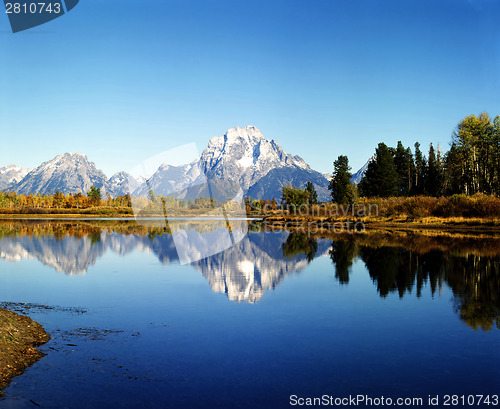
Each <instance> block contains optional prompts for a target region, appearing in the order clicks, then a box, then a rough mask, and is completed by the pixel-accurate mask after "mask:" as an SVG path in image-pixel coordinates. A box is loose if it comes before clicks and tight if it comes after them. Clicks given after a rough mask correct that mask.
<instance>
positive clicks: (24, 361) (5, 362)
mask: <svg viewBox="0 0 500 409" xmlns="http://www.w3.org/2000/svg"><path fill="white" fill-rule="evenodd" d="M49 340H50V336H49V335H48V334H47V333H46V332H45V330H44V329H43V328H42V326H41V325H40V324H38V323H37V322H35V321H33V320H31V319H30V318H28V317H25V316H21V315H18V314H15V313H13V312H11V311H7V310H4V309H1V308H0V390H1V389H3V388H4V387H5V386H7V384H8V383H9V382H10V380H11V379H12V378H13V377H14V376H17V375H20V374H21V373H23V371H24V370H25V369H26V368H27V367H29V366H30V365H33V364H34V363H35V362H36V361H38V360H39V359H40V358H41V357H42V356H43V354H42V353H41V352H40V351H38V350H37V349H36V347H37V346H39V345H42V344H44V343H46V342H48V341H49Z"/></svg>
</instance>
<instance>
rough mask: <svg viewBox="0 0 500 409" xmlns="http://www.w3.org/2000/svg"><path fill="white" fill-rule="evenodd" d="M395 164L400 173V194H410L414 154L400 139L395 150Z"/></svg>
mask: <svg viewBox="0 0 500 409" xmlns="http://www.w3.org/2000/svg"><path fill="white" fill-rule="evenodd" d="M394 166H396V172H397V173H398V180H399V184H398V194H399V195H400V196H408V195H409V194H410V190H411V189H412V186H413V180H412V179H413V173H414V171H415V170H414V165H413V155H412V153H411V149H410V148H408V149H405V147H404V146H403V144H402V143H401V141H398V146H397V148H396V150H395V151H394Z"/></svg>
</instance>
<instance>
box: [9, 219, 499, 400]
mask: <svg viewBox="0 0 500 409" xmlns="http://www.w3.org/2000/svg"><path fill="white" fill-rule="evenodd" d="M217 229H218V228H217V227H215V228H213V229H212V230H211V231H209V232H204V231H198V232H197V233H198V234H201V235H202V236H203V235H205V236H207V237H210V240H216V237H217V234H218V230H217ZM254 230H257V231H254ZM258 230H259V229H258V228H257V229H254V228H250V231H249V234H248V235H246V236H245V237H244V238H243V239H242V240H241V241H239V242H237V243H236V244H235V245H234V246H233V247H231V248H229V249H227V250H225V251H223V252H220V253H217V254H214V255H212V256H210V257H208V258H203V259H200V260H198V261H195V262H193V263H191V264H188V265H181V264H180V262H179V257H178V254H177V250H176V246H175V243H174V240H173V238H172V235H171V234H169V233H170V232H169V231H168V230H167V229H161V228H160V229H153V230H152V229H147V228H144V227H132V226H131V225H129V224H127V222H122V223H120V224H119V225H117V224H116V223H115V224H114V225H113V224H111V222H110V223H109V224H108V225H106V224H104V225H98V224H92V223H85V222H79V221H65V222H59V223H55V222H52V223H43V222H36V223H35V222H34V223H15V222H12V223H10V224H5V225H2V226H0V232H1V239H0V280H1V281H0V282H1V286H0V301H2V302H3V303H4V304H3V305H4V306H5V307H7V308H10V309H14V310H18V311H21V312H24V313H26V314H28V315H30V316H31V317H32V318H33V319H35V320H37V321H38V322H40V323H41V324H42V325H43V326H44V327H45V328H46V330H47V331H48V332H49V333H50V334H51V335H52V338H53V339H52V341H50V342H49V343H48V344H46V345H44V346H42V347H41V348H40V349H41V350H42V351H43V352H45V353H46V354H47V356H46V357H44V358H43V359H42V360H41V361H39V362H38V363H37V364H35V365H34V366H33V367H31V368H29V369H28V370H27V371H26V372H25V373H24V374H23V375H22V376H20V377H17V378H15V379H14V380H13V381H12V383H11V384H10V385H9V386H8V387H7V388H6V389H5V390H4V391H3V392H4V394H5V396H6V397H5V399H4V400H2V401H0V405H1V406H6V407H7V406H9V405H10V406H13V405H14V407H23V406H26V407H35V405H34V404H33V403H32V402H35V403H36V404H38V405H41V406H42V407H48V408H90V407H93V408H95V407H172V408H182V407H186V408H187V407H189V408H191V407H200V408H202V407H203V408H207V407H210V408H212V407H213V408H216V407H217V408H281V407H290V406H289V397H290V395H299V396H310V397H314V396H321V395H323V394H329V395H334V396H347V395H349V394H368V395H372V396H382V395H384V396H393V397H401V396H402V397H407V396H409V397H414V396H416V397H425V398H427V396H428V395H432V394H434V395H435V394H440V395H444V394H460V395H462V394H478V393H480V394H494V393H496V394H498V393H499V392H500V391H499V388H498V385H500V370H499V367H500V349H499V346H500V331H499V328H498V327H499V321H498V317H499V312H500V299H499V293H500V256H499V254H500V249H499V248H498V243H499V242H498V241H496V240H486V239H482V240H473V239H468V240H461V241H457V240H450V239H449V238H442V239H439V238H433V239H422V240H413V239H412V240H411V241H410V244H409V243H408V242H404V241H401V240H398V239H396V240H388V239H387V237H385V238H384V239H383V240H382V239H381V238H377V237H375V238H373V237H372V238H370V237H368V238H363V239H359V238H352V239H347V240H338V239H337V238H335V241H332V240H330V239H314V238H308V237H306V236H304V235H302V234H299V233H288V232H266V231H258ZM22 303H27V304H22ZM14 398H15V399H14Z"/></svg>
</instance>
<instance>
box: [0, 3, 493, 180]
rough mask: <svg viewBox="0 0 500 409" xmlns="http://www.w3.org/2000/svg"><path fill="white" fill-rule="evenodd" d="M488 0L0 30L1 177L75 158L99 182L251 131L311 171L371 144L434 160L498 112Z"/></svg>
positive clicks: (354, 159) (172, 15)
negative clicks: (399, 146) (435, 152)
mask: <svg viewBox="0 0 500 409" xmlns="http://www.w3.org/2000/svg"><path fill="white" fill-rule="evenodd" d="M499 15H500V2H499V1H497V0H475V1H472V0H470V1H468V0H432V1H428V0H405V1H401V0H366V1H362V0H345V1H344V0H301V1H296V0H284V1H281V0H267V1H260V0H252V1H247V0H228V1H219V0H201V1H197V0H192V1H186V0H175V1H171V0H149V1H145V0H142V1H140V2H138V1H129V0H106V1H99V0H80V4H79V5H78V6H77V7H76V8H74V9H73V10H72V11H71V12H69V13H68V14H67V15H65V16H62V17H60V18H58V19H56V20H54V21H52V22H49V23H47V24H45V25H43V26H40V27H38V28H34V29H31V30H28V31H25V32H21V33H16V34H12V33H11V32H10V31H9V30H10V27H9V23H8V19H7V16H6V15H5V14H3V15H2V16H0V52H1V58H0V86H1V88H0V138H1V139H0V141H1V150H0V166H4V165H7V164H9V163H15V164H17V165H20V166H24V167H35V166H38V165H39V164H40V163H41V162H43V161H45V160H49V159H51V158H52V157H54V156H55V155H57V154H60V153H63V152H67V151H70V152H75V151H77V152H84V153H86V154H87V155H88V157H89V159H90V160H92V161H94V162H95V163H96V164H97V166H98V167H99V168H101V169H102V170H104V172H105V173H106V174H107V175H108V176H111V175H112V174H113V173H114V172H116V171H119V170H127V169H130V168H132V167H133V166H134V165H135V164H137V163H139V162H141V161H143V160H145V159H147V158H148V157H150V156H153V155H155V154H158V153H160V152H162V151H164V150H166V149H170V148H174V147H176V146H179V145H182V144H185V143H191V142H195V143H196V144H197V146H198V148H199V150H200V151H201V150H202V149H204V147H205V146H206V144H207V142H208V140H209V139H210V138H211V137H213V136H215V135H222V134H224V132H225V131H226V130H227V129H229V128H231V127H233V126H245V125H254V126H257V127H258V128H259V129H260V130H261V131H262V132H263V133H264V136H266V137H267V138H270V139H271V138H272V139H275V140H276V141H277V142H278V143H279V144H280V145H281V146H282V147H283V148H284V149H285V150H286V151H287V152H289V153H292V154H298V155H301V156H302V157H303V158H304V159H305V160H306V161H307V162H308V163H309V164H310V165H311V166H312V167H313V168H315V169H317V170H319V171H322V172H331V171H332V162H333V161H334V160H335V159H336V158H337V156H338V155H340V154H345V155H348V156H349V158H350V162H351V165H352V167H353V170H357V169H358V168H359V167H361V166H362V165H363V164H364V162H365V161H366V160H367V158H368V157H370V156H371V155H372V154H373V152H374V149H375V147H376V145H377V143H378V142H381V141H383V142H386V143H387V144H389V145H395V144H396V142H397V141H398V140H401V141H403V144H404V145H405V146H408V145H411V146H413V144H414V142H415V141H419V142H420V143H421V144H422V145H424V147H426V149H427V147H428V144H429V143H430V142H434V143H435V144H437V143H439V144H440V145H441V146H442V147H444V148H447V147H448V144H449V141H450V137H451V133H452V131H453V129H454V127H455V126H456V124H457V123H458V122H459V121H460V119H461V118H463V117H464V116H466V115H468V114H471V113H475V114H479V113H481V112H483V111H487V112H488V113H489V114H490V115H491V116H494V115H499V114H500V97H499V96H500V92H499V91H500V25H499V24H498V21H497V20H498V16H499Z"/></svg>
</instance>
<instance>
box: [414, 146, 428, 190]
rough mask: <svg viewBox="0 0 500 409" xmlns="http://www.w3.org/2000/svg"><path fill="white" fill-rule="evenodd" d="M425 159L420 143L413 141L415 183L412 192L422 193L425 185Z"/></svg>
mask: <svg viewBox="0 0 500 409" xmlns="http://www.w3.org/2000/svg"><path fill="white" fill-rule="evenodd" d="M426 180H427V161H426V159H425V157H424V155H423V154H422V151H421V150H420V144H419V143H418V142H417V143H415V183H414V189H413V194H416V195H423V194H425V193H426V186H427V181H426Z"/></svg>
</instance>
